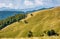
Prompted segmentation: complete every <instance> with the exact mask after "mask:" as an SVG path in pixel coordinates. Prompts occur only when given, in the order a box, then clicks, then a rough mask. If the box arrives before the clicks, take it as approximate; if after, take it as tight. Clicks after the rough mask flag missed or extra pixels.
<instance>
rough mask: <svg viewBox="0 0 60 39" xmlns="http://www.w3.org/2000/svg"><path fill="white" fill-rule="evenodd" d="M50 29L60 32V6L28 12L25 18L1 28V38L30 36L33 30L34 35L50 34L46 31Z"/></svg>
mask: <svg viewBox="0 0 60 39" xmlns="http://www.w3.org/2000/svg"><path fill="white" fill-rule="evenodd" d="M48 30H54V31H55V32H56V33H58V34H60V7H56V8H52V9H47V10H41V11H36V12H33V13H32V14H31V13H30V14H28V15H27V17H26V18H25V19H22V20H20V21H19V22H15V23H12V24H10V25H8V26H7V27H5V28H3V29H2V30H0V38H4V37H5V38H15V37H16V38H18V37H28V33H29V31H31V32H32V34H33V37H41V35H44V36H48V35H47V34H45V33H44V31H46V32H47V31H48ZM59 36H60V35H59Z"/></svg>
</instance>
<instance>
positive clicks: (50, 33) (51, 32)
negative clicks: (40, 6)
mask: <svg viewBox="0 0 60 39" xmlns="http://www.w3.org/2000/svg"><path fill="white" fill-rule="evenodd" d="M47 35H48V36H53V35H58V34H57V33H56V32H55V31H54V30H50V31H48V32H47Z"/></svg>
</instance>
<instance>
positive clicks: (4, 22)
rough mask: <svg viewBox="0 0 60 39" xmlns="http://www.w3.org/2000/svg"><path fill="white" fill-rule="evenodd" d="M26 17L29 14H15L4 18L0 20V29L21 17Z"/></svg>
mask: <svg viewBox="0 0 60 39" xmlns="http://www.w3.org/2000/svg"><path fill="white" fill-rule="evenodd" d="M25 17H27V14H15V15H14V16H10V17H8V18H6V19H4V20H0V30H1V29H3V28H4V27H6V26H7V25H10V24H12V23H14V22H17V21H18V22H19V21H20V20H21V19H24V18H25Z"/></svg>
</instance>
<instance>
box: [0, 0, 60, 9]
mask: <svg viewBox="0 0 60 39" xmlns="http://www.w3.org/2000/svg"><path fill="white" fill-rule="evenodd" d="M55 6H60V0H0V8H3V7H6V8H11V9H29V8H36V7H39V8H42V7H46V8H49V7H55Z"/></svg>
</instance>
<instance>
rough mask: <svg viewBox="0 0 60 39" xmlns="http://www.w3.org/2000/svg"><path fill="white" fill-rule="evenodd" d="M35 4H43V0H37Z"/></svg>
mask: <svg viewBox="0 0 60 39" xmlns="http://www.w3.org/2000/svg"><path fill="white" fill-rule="evenodd" d="M35 5H43V2H42V0H35Z"/></svg>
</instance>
